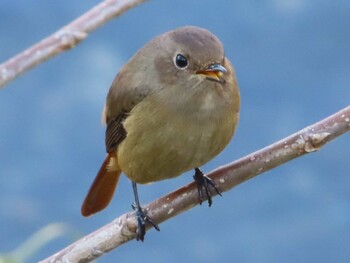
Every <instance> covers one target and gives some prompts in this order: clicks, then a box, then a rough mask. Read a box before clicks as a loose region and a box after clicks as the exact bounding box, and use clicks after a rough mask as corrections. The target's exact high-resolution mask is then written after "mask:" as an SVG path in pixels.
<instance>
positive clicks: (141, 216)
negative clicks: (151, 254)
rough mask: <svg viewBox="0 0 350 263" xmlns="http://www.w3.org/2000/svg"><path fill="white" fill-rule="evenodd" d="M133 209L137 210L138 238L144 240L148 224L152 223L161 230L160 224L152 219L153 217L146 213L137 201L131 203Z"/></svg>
mask: <svg viewBox="0 0 350 263" xmlns="http://www.w3.org/2000/svg"><path fill="white" fill-rule="evenodd" d="M131 207H132V209H133V210H134V211H135V212H136V221H137V228H136V240H137V241H140V240H141V241H143V240H144V239H145V235H146V224H147V223H148V224H150V225H151V226H153V227H154V228H155V229H156V230H157V231H160V229H159V226H158V225H157V224H156V223H154V222H153V221H152V219H151V218H150V217H149V216H148V215H146V213H145V212H144V211H143V210H142V208H141V206H138V205H137V204H136V203H132V204H131Z"/></svg>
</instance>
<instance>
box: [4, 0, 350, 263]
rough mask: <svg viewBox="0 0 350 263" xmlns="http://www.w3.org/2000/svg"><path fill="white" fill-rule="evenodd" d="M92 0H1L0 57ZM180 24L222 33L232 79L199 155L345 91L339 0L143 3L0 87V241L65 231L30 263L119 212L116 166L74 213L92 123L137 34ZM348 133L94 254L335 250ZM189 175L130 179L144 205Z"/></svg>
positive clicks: (256, 257) (299, 116) (343, 235)
mask: <svg viewBox="0 0 350 263" xmlns="http://www.w3.org/2000/svg"><path fill="white" fill-rule="evenodd" d="M98 2H99V1H96V0H95V1H91V0H89V1H68V0H60V1H35V0H17V1H6V0H0V32H1V35H0V61H5V60H6V59H8V58H10V57H11V56H13V55H15V54H16V53H18V52H20V51H22V50H23V49H25V48H27V47H28V46H30V45H32V44H34V43H36V42H37V41H39V40H41V39H42V38H44V37H46V36H47V35H49V34H51V33H53V32H55V31H56V30H57V29H59V28H60V27H62V26H63V25H65V24H66V23H68V22H70V21H71V20H73V19H74V18H76V17H78V16H79V15H81V14H82V13H84V12H85V11H87V10H88V9H90V8H91V7H92V6H94V5H95V4H97V3H98ZM183 25H197V26H201V27H205V28H207V29H209V30H211V31H212V32H213V33H215V34H216V35H217V36H218V37H219V38H220V39H221V40H222V42H223V43H224V45H225V48H226V54H227V56H228V57H229V58H230V60H231V61H232V62H233V64H234V65H235V68H236V71H237V76H238V80H239V84H240V89H241V96H242V109H241V120H240V124H239V127H238V130H237V133H236V135H235V138H234V140H233V141H232V143H231V144H230V145H229V146H228V147H227V148H226V149H225V151H224V152H223V153H222V154H221V155H220V156H218V157H217V158H215V159H214V160H212V161H211V162H210V163H208V164H207V165H206V166H204V167H203V169H204V171H210V170H211V169H213V168H215V167H217V166H219V165H223V164H225V163H228V162H230V161H232V160H235V159H237V158H239V157H241V156H244V155H246V154H248V153H250V152H252V151H254V150H257V149H259V148H262V147H264V146H266V145H268V144H270V143H273V142H274V141H276V140H279V139H281V138H283V137H285V136H287V135H289V134H291V133H294V132H295V131H297V130H299V129H301V128H303V127H305V126H307V125H309V124H311V123H314V122H316V121H318V120H320V119H322V118H324V117H326V116H328V115H330V114H332V113H334V112H336V111H338V110H340V109H341V108H343V107H345V106H347V105H349V102H350V86H349V83H350V30H349V29H350V2H349V1H346V0H338V1H331V0H318V1H313V0H260V1H257V0H246V1H238V0H237V1H229V0H227V1H209V0H201V1H199V0H196V1H187V0H179V1H173V0H166V1H165V0H163V1H160V0H158V1H149V2H146V3H145V4H142V5H140V6H138V7H137V8H135V9H133V10H131V11H130V12H127V13H126V14H124V15H123V16H122V17H120V18H117V19H115V20H113V21H111V22H109V23H108V24H106V25H105V26H103V27H102V28H100V29H98V30H97V31H96V32H94V33H92V34H91V35H90V36H89V37H88V39H86V41H84V42H82V43H81V44H80V45H79V46H77V47H76V48H75V49H73V50H71V51H69V52H66V53H64V54H61V55H59V56H58V57H55V58H54V59H51V60H50V61H48V62H46V63H44V64H42V65H40V66H39V67H37V68H35V69H34V70H31V71H30V72H28V73H26V74H25V75H22V76H20V77H19V78H18V79H17V80H15V81H13V82H11V83H10V84H9V85H7V87H6V88H4V89H2V90H0V228H1V229H0V253H4V252H8V251H11V250H13V249H14V248H16V247H17V246H18V245H19V244H21V243H22V242H23V241H24V240H25V239H26V238H28V237H29V236H30V235H31V234H33V233H34V232H35V231H37V230H38V229H40V228H42V227H43V226H45V225H47V224H49V223H52V222H64V223H67V224H69V225H70V226H71V227H72V229H73V231H71V233H69V234H67V235H66V236H64V237H63V238H60V239H57V240H55V241H54V242H51V243H50V244H48V245H47V246H45V247H43V248H42V249H41V250H40V252H39V253H36V255H35V256H34V257H32V258H31V259H30V262H36V261H38V260H39V259H43V258H45V257H47V256H49V255H51V254H53V253H54V252H56V251H58V250H59V249H61V248H63V247H65V246H66V245H68V244H69V243H71V242H72V241H73V239H74V238H75V237H77V233H78V235H81V236H82V235H85V234H87V233H89V232H91V231H93V230H95V229H97V228H99V227H101V226H102V225H104V224H106V223H108V222H110V221H111V220H113V219H114V218H115V217H117V216H118V215H121V214H123V213H125V212H127V211H129V210H130V203H131V201H132V198H133V196H132V190H131V185H130V182H129V181H128V180H127V179H126V177H123V178H122V180H121V181H120V184H119V187H118V190H117V192H116V196H115V198H114V200H113V202H112V204H111V205H110V206H109V208H108V209H106V210H105V211H103V212H102V213H100V214H97V215H96V216H94V217H92V218H88V219H86V218H83V217H82V216H81V215H80V205H81V203H82V200H83V198H84V196H85V194H86V192H87V190H88V188H89V186H90V184H91V182H92V180H93V178H94V176H95V174H96V172H97V170H98V169H99V166H100V164H101V162H102V160H103V158H104V156H105V148H104V128H103V127H102V126H101V124H100V117H101V111H102V108H103V104H104V100H105V96H106V93H107V91H108V89H109V85H110V83H111V82H112V80H113V78H114V76H115V74H116V73H117V72H118V70H119V69H120V68H121V66H122V65H123V64H124V63H126V61H127V60H128V59H129V58H130V57H131V56H132V55H133V54H134V53H135V52H136V51H137V50H138V49H139V48H141V47H142V46H143V45H144V44H145V43H146V42H147V41H148V40H150V39H151V38H153V37H154V36H156V35H158V34H161V33H163V32H165V31H167V30H170V29H173V28H176V27H180V26H183ZM349 146H350V136H349V134H347V135H345V136H342V137H341V138H338V139H336V140H335V141H333V142H332V143H330V144H329V145H327V146H326V147H325V148H323V149H322V150H320V151H319V152H317V153H314V154H310V155H308V156H305V157H302V158H300V159H297V160H294V161H292V162H289V163H287V164H285V165H283V166H281V167H278V168H277V169H274V170H273V171H270V172H267V173H265V174H263V175H260V176H258V177H257V178H254V179H253V180H250V181H248V182H246V183H244V184H242V185H239V186H238V187H236V188H235V189H233V190H232V191H230V192H228V193H225V194H224V195H223V197H222V198H215V199H214V205H213V206H212V207H211V208H210V209H209V208H208V207H207V206H206V205H203V206H201V207H196V208H194V209H192V210H190V211H189V212H187V213H185V214H182V215H180V216H178V217H176V218H174V219H172V220H170V221H168V222H165V223H163V224H161V225H160V227H161V232H160V233H158V232H156V231H149V232H148V233H147V236H146V241H145V242H144V243H138V242H136V241H132V242H129V243H128V244H126V245H124V246H122V247H120V248H119V249H117V250H115V251H113V252H111V253H109V254H108V255H106V256H104V257H102V258H101V259H99V260H98V261H99V262H116V261H118V262H179V260H181V262H270V263H273V262H319V263H321V262H348V260H349V258H350V249H349V247H350V191H349V186H350V177H349V171H350V162H349V155H350V147H349ZM191 180H192V175H191V173H188V174H185V175H183V176H182V177H179V178H177V179H173V180H170V181H165V182H160V183H157V184H152V185H148V186H141V187H140V188H139V191H140V197H141V200H142V202H143V203H148V202H150V201H152V200H154V199H156V198H158V197H160V196H162V195H164V194H165V193H167V192H169V191H171V190H174V189H176V188H178V187H180V186H182V185H184V184H186V183H188V182H189V181H191Z"/></svg>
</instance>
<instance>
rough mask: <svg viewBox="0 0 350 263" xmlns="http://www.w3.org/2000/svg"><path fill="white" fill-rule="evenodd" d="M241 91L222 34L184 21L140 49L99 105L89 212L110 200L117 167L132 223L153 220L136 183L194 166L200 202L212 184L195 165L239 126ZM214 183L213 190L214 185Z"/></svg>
mask: <svg viewBox="0 0 350 263" xmlns="http://www.w3.org/2000/svg"><path fill="white" fill-rule="evenodd" d="M239 110H240V94H239V88H238V83H237V79H236V74H235V71H234V69H233V66H232V64H231V62H230V61H229V59H228V58H227V57H226V56H225V52H224V47H223V44H222V43H221V41H220V40H219V39H218V38H217V37H216V36H215V35H214V34H213V33H211V32H210V31H208V30H207V29H204V28H200V27H196V26H184V27H180V28H176V29H174V30H171V31H168V32H166V33H163V34H161V35H159V36H157V37H155V38H154V39H152V40H151V41H150V42H148V43H147V44H146V45H145V46H144V47H143V48H141V49H140V50H139V51H138V52H137V53H136V54H135V55H134V56H133V57H132V58H131V59H130V60H129V61H128V62H127V63H126V64H125V65H124V66H123V67H122V69H121V70H120V71H119V73H118V74H117V75H116V77H115V78H114V80H113V82H112V84H111V86H110V89H109V92H108V95H107V98H106V104H105V106H104V110H103V114H102V116H103V117H102V118H103V121H104V122H105V124H106V136H105V145H106V152H107V155H106V158H105V160H104V162H103V163H102V166H101V168H100V170H99V171H98V173H97V176H96V178H95V180H94V181H93V183H92V185H91V187H90V189H89V191H88V193H87V195H86V197H85V200H84V202H83V205H82V208H81V213H82V215H83V216H90V215H92V214H95V213H97V212H99V211H101V210H102V209H104V208H105V207H106V206H107V205H108V204H109V203H110V201H111V199H112V197H113V194H114V192H115V189H116V186H117V183H118V180H119V178H120V175H121V173H124V174H125V175H126V176H127V177H128V178H129V179H130V180H131V182H132V188H133V192H134V197H135V201H134V202H133V203H132V208H133V209H134V210H135V216H136V222H137V228H136V239H137V240H141V241H143V240H144V236H145V233H146V232H145V225H146V223H149V224H151V225H152V226H153V227H154V228H155V229H156V230H158V231H159V227H158V225H157V224H155V223H154V222H153V221H152V219H151V218H150V217H148V216H147V214H146V213H145V212H144V211H143V209H142V206H141V204H140V201H139V196H138V193H137V184H148V183H153V182H157V181H161V180H165V179H170V178H174V177H177V176H180V175H181V174H183V173H185V172H187V171H190V170H192V169H194V176H193V177H194V179H195V181H196V182H197V188H198V198H199V201H200V203H202V200H203V198H204V196H206V197H207V199H208V203H209V206H210V205H211V204H212V198H211V196H212V193H211V189H213V190H214V191H216V193H218V194H220V191H219V190H218V189H217V187H216V186H215V184H214V183H213V181H212V180H211V179H210V178H209V177H207V176H206V175H205V174H204V173H203V172H202V171H201V170H200V166H202V165H203V164H205V163H207V162H209V161H210V160H211V159H213V158H214V157H215V156H217V155H218V154H219V153H220V152H221V151H222V150H223V149H224V148H225V147H226V146H227V145H228V143H229V142H230V141H231V139H232V137H233V134H234V132H235V130H236V128H237V124H238V120H239ZM213 190H212V191H213Z"/></svg>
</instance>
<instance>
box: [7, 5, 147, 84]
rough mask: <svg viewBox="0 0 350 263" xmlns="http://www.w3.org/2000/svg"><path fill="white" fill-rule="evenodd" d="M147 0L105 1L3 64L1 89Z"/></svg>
mask: <svg viewBox="0 0 350 263" xmlns="http://www.w3.org/2000/svg"><path fill="white" fill-rule="evenodd" d="M144 1H145V0H105V1H103V2H102V3H100V4H98V5H96V6H95V7H93V8H92V9H90V10H89V11H88V12H86V13H85V14H83V15H82V16H80V17H78V18H77V19H75V20H74V21H72V22H71V23H69V24H68V25H66V26H64V27H62V28H61V29H59V30H58V31H57V32H55V33H54V34H52V35H50V36H49V37H47V38H45V39H43V40H42V41H40V42H38V43H37V44H35V45H33V46H32V47H30V48H28V49H26V50H24V51H23V52H21V53H19V54H18V55H16V56H15V57H13V58H11V59H9V60H7V61H6V62H4V63H3V64H0V88H1V87H3V86H4V85H5V84H7V83H8V82H10V81H11V80H13V79H15V78H16V77H18V76H19V75H20V74H22V73H24V72H25V71H27V70H29V69H31V68H33V67H34V66H36V65H38V64H40V63H43V62H44V61H46V60H48V59H49V58H52V57H54V56H56V55H57V54H59V53H61V52H63V51H66V50H69V49H71V48H73V47H75V46H76V45H77V44H79V42H80V41H82V40H84V39H85V38H86V37H87V36H88V34H89V33H90V32H92V31H94V30H95V29H97V28H98V27H100V26H101V25H103V24H105V23H106V22H107V21H109V20H111V19H112V18H114V17H117V16H120V15H121V14H123V13H124V12H125V11H127V10H129V9H130V8H132V7H134V6H136V5H138V4H141V3H142V2H144Z"/></svg>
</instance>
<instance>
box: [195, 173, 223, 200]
mask: <svg viewBox="0 0 350 263" xmlns="http://www.w3.org/2000/svg"><path fill="white" fill-rule="evenodd" d="M194 171H195V173H194V175H193V179H194V180H195V181H196V183H197V190H198V199H199V204H200V205H201V204H202V202H203V200H204V192H205V195H206V196H207V199H208V204H209V206H211V205H212V203H213V200H212V198H211V197H212V193H211V192H210V188H213V189H214V190H215V192H216V193H217V194H218V195H220V196H222V195H221V193H220V191H219V189H218V188H217V187H216V186H215V184H214V182H213V180H212V179H210V178H209V177H207V176H206V175H205V174H204V173H203V172H202V171H201V170H200V169H199V168H195V169H194ZM203 188H204V191H203Z"/></svg>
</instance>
